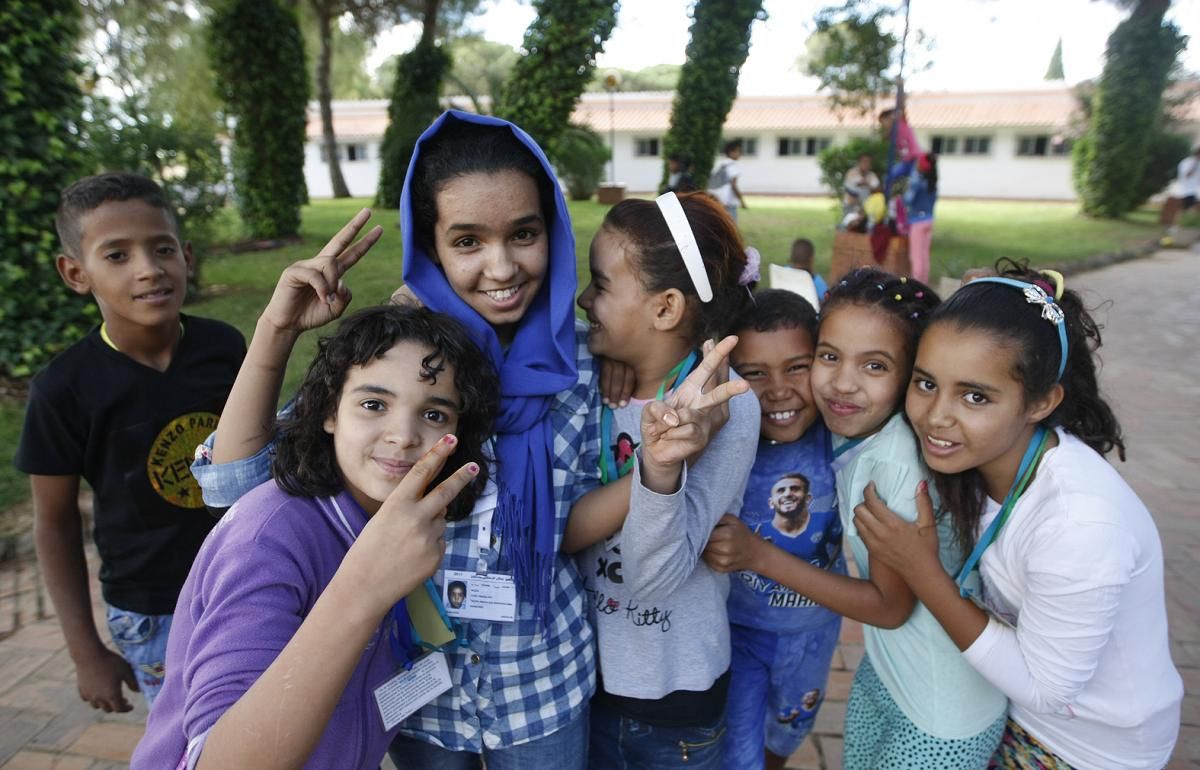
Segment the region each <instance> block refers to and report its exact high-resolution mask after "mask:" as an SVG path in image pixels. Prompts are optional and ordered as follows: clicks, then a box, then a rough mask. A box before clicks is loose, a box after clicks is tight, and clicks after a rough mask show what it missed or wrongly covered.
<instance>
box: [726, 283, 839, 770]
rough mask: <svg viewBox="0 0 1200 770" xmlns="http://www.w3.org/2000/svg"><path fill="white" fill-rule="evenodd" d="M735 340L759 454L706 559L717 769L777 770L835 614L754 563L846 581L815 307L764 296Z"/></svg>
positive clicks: (811, 706) (807, 716)
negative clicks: (737, 507)
mask: <svg viewBox="0 0 1200 770" xmlns="http://www.w3.org/2000/svg"><path fill="white" fill-rule="evenodd" d="M755 299H756V303H755V305H754V306H753V307H752V308H751V309H750V310H749V311H748V312H747V313H746V315H745V316H744V317H743V318H741V319H740V320H739V322H738V324H737V326H736V328H735V331H734V333H735V334H737V335H738V345H737V348H735V349H734V351H733V353H732V354H731V355H730V361H731V363H732V365H733V368H734V369H735V370H736V371H737V373H738V374H739V375H741V376H742V377H743V378H744V379H745V380H746V381H747V382H749V383H750V387H751V388H752V389H753V390H754V393H755V395H757V396H758V399H759V403H760V404H761V406H762V424H761V427H760V438H759V444H758V453H757V455H756V457H755V461H754V468H753V470H752V471H751V472H750V480H749V482H748V483H747V486H746V494H745V497H744V501H745V502H744V503H743V507H742V510H741V512H740V514H739V516H736V517H735V516H731V515H726V516H725V518H724V519H722V521H721V525H720V526H718V527H717V528H716V530H715V531H714V532H713V534H712V537H711V538H710V540H709V545H708V549H707V550H706V551H705V554H704V558H705V560H706V561H707V562H708V564H709V565H710V566H711V567H713V568H714V569H718V570H721V571H725V572H733V571H737V572H738V573H739V574H738V575H737V576H736V577H735V578H734V579H733V580H732V581H731V584H732V585H731V590H730V595H729V622H730V624H731V634H730V636H731V644H732V662H731V666H730V671H731V680H730V685H729V702H728V706H727V710H726V723H727V726H728V730H729V732H728V735H727V736H726V740H725V767H726V768H730V769H731V770H732V769H733V768H737V769H738V770H743V769H744V768H763V767H766V768H782V767H783V766H784V763H785V762H786V760H787V757H788V756H790V755H791V754H792V753H793V752H795V751H796V749H797V748H799V747H800V744H801V743H803V741H804V738H805V737H806V736H807V735H808V733H809V732H810V731H811V730H812V727H813V722H814V721H815V719H816V715H817V710H818V709H819V708H820V704H821V701H822V700H823V696H824V692H825V682H826V680H827V678H828V676H829V665H830V661H831V660H832V657H833V651H834V649H835V648H836V647H837V641H838V632H839V631H840V629H841V616H839V615H837V614H836V613H834V612H831V611H830V610H827V609H825V608H823V607H821V606H819V605H817V604H814V603H813V602H812V601H811V600H810V599H808V598H807V597H806V596H803V595H802V594H799V593H797V592H795V591H793V590H791V589H789V588H787V587H785V586H782V585H779V584H778V583H776V582H775V581H773V580H768V579H767V578H764V577H762V576H761V575H759V574H757V573H756V572H753V571H751V568H752V566H753V564H754V563H757V560H758V559H762V558H781V557H782V558H798V559H803V560H805V561H807V562H810V563H812V564H814V565H816V566H818V567H821V568H823V569H828V570H831V571H834V572H837V573H839V574H845V572H846V564H845V560H844V558H843V557H842V552H841V545H842V527H841V523H840V520H839V518H838V510H837V499H836V492H835V487H834V476H833V471H832V469H831V468H830V463H831V462H832V460H833V452H832V447H831V444H830V436H829V432H828V431H827V430H826V429H825V426H824V424H823V423H822V422H821V418H820V415H819V414H818V413H817V409H816V406H815V404H814V403H813V398H812V390H811V388H810V386H809V380H808V376H809V371H810V369H811V367H812V361H813V350H814V347H815V345H816V327H817V316H816V311H815V310H813V308H812V306H811V305H809V304H808V302H807V301H806V300H804V299H803V298H802V297H800V296H799V295H796V294H793V293H791V292H788V291H783V290H776V289H772V290H769V291H763V292H760V293H759V294H757V295H756V297H755Z"/></svg>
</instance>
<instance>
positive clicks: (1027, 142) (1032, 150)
mask: <svg viewBox="0 0 1200 770" xmlns="http://www.w3.org/2000/svg"><path fill="white" fill-rule="evenodd" d="M1070 154H1071V140H1070V139H1068V138H1066V137H1065V136H1051V135H1049V134H1036V135H1027V136H1018V137H1017V155H1018V156H1020V157H1045V156H1047V155H1059V156H1062V155H1070Z"/></svg>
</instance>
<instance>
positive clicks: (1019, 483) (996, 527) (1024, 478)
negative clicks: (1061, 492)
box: [955, 425, 1050, 598]
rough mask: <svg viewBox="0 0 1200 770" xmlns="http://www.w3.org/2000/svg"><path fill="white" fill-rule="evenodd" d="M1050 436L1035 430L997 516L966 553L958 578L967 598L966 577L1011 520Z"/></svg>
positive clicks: (1041, 430) (960, 589)
mask: <svg viewBox="0 0 1200 770" xmlns="http://www.w3.org/2000/svg"><path fill="white" fill-rule="evenodd" d="M1049 439H1050V432H1049V431H1048V430H1046V428H1045V427H1043V426H1041V425H1039V426H1038V427H1037V430H1035V431H1034V433H1033V436H1032V437H1031V438H1030V439H1029V446H1028V447H1026V449H1025V454H1024V455H1023V456H1022V457H1021V465H1020V466H1019V467H1018V468H1017V477H1016V478H1015V479H1013V485H1012V487H1010V488H1009V490H1008V494H1007V495H1005V496H1004V502H1003V503H1002V504H1001V505H1000V511H999V513H997V514H996V518H994V519H992V523H991V524H990V525H988V528H987V531H986V532H984V533H983V536H982V537H980V538H979V542H977V543H976V544H975V549H974V550H973V551H971V555H970V556H968V557H967V560H966V562H964V563H963V566H962V569H961V570H960V571H959V573H958V577H957V578H956V579H955V582H956V583H958V593H959V595H960V596H962V597H964V598H966V596H967V594H968V591H967V588H966V582H967V578H968V577H969V576H970V574H971V571H972V570H974V569H975V566H976V565H977V564H979V560H980V559H982V558H983V552H984V551H986V550H987V549H988V546H990V545H991V544H992V543H994V542H995V541H996V538H997V537H999V536H1000V529H1001V528H1002V527H1003V526H1004V524H1005V523H1006V522H1007V521H1008V517H1009V515H1010V514H1011V513H1012V510H1013V508H1014V507H1016V504H1017V499H1018V498H1019V497H1020V496H1021V493H1023V492H1024V491H1025V488H1026V487H1027V486H1028V485H1029V480H1030V479H1031V478H1033V472H1034V470H1035V469H1036V468H1037V464H1038V461H1039V460H1041V458H1042V455H1043V454H1045V452H1046V442H1047V441H1048V440H1049Z"/></svg>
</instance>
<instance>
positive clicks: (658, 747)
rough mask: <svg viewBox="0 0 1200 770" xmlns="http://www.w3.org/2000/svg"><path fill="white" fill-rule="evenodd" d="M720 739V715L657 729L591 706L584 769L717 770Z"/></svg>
mask: <svg viewBox="0 0 1200 770" xmlns="http://www.w3.org/2000/svg"><path fill="white" fill-rule="evenodd" d="M724 737H725V715H724V714H722V715H721V716H720V717H718V718H717V719H716V721H714V722H712V723H711V724H707V725H701V726H698V727H697V726H693V727H658V726H655V725H649V724H646V723H645V722H639V721H637V720H635V719H630V718H629V717H623V716H621V715H620V714H617V713H616V712H614V711H610V710H608V709H606V708H604V707H603V706H597V705H595V704H593V705H592V736H591V738H590V739H589V741H588V744H589V749H588V770H640V769H641V768H645V770H657V769H658V768H672V767H678V768H699V769H700V770H717V768H720V767H721V748H722V747H721V744H722V743H723V740H724ZM489 770H491V769H490V768H489Z"/></svg>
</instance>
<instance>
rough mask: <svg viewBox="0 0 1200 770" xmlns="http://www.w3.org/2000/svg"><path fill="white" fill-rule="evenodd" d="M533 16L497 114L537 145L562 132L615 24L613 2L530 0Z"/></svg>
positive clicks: (602, 0) (552, 139)
mask: <svg viewBox="0 0 1200 770" xmlns="http://www.w3.org/2000/svg"><path fill="white" fill-rule="evenodd" d="M533 6H534V8H536V9H537V18H535V19H534V21H533V23H532V24H530V25H529V29H527V30H526V31H525V41H524V43H523V46H522V47H523V48H524V49H525V52H524V56H522V57H521V59H520V61H518V62H517V66H516V68H515V69H514V70H513V74H512V77H510V78H509V80H508V83H507V84H506V85H505V87H504V90H503V91H502V92H501V96H500V103H499V104H498V105H497V106H496V114H497V115H499V116H500V117H502V118H505V119H507V120H511V121H513V122H514V123H516V124H517V125H519V126H521V128H523V129H525V130H526V131H527V132H528V133H529V135H530V136H532V137H533V138H534V139H535V140H537V142H538V143H539V144H541V145H542V147H550V146H551V145H553V144H554V142H555V141H556V140H557V139H558V138H559V137H560V136H561V135H562V134H563V132H564V131H566V130H567V126H568V125H569V124H570V122H571V113H573V112H574V111H575V104H576V102H578V101H579V95H580V94H581V93H583V89H584V88H585V87H586V86H587V84H588V81H589V80H590V79H591V77H592V72H593V70H595V68H596V56H598V55H599V54H600V53H602V52H603V51H604V43H605V42H606V41H607V40H608V37H609V35H611V34H612V31H613V28H614V27H615V26H616V25H617V10H618V8H619V7H620V4H619V3H617V2H614V1H613V0H534V2H533Z"/></svg>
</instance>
